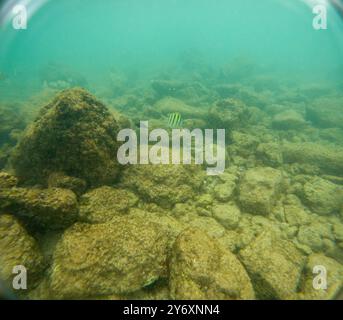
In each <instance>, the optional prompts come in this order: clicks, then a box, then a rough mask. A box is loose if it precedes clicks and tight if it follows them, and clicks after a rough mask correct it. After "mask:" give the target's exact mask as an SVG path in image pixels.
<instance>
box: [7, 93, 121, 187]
mask: <svg viewBox="0 0 343 320" xmlns="http://www.w3.org/2000/svg"><path fill="white" fill-rule="evenodd" d="M117 131H118V126H117V124H116V121H115V119H114V118H113V116H112V115H111V113H110V112H109V111H108V109H107V108H106V107H105V106H104V105H103V104H102V103H101V102H100V101H98V100H97V99H96V98H95V97H93V96H92V95H91V94H90V93H88V92H87V91H85V90H83V89H78V88H76V89H70V90H65V91H62V92H61V93H60V94H58V95H57V96H56V98H55V99H54V100H53V101H52V102H51V103H50V104H48V105H47V106H45V107H44V108H42V110H41V111H40V114H39V116H38V118H37V119H36V120H35V122H34V123H33V124H32V125H31V126H30V127H29V129H28V130H27V131H26V133H25V135H24V137H23V138H22V140H21V141H20V142H19V144H18V146H17V147H16V149H15V152H14V154H13V155H12V159H11V163H12V165H13V168H14V169H15V172H16V175H17V176H18V177H19V178H20V180H22V181H24V182H26V183H30V184H36V183H40V184H45V183H46V180H47V178H48V177H49V175H50V174H51V173H52V172H64V173H65V174H66V175H68V176H72V177H77V178H81V179H84V180H86V182H87V183H88V184H89V185H90V186H93V185H102V184H107V183H113V181H115V179H116V177H117V175H118V171H119V169H118V164H117V157H116V151H117V141H116V135H117Z"/></svg>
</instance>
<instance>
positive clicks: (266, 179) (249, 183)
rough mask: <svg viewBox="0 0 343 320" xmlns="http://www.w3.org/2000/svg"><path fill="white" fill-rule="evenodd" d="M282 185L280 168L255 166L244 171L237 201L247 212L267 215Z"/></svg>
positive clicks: (282, 179)
mask: <svg viewBox="0 0 343 320" xmlns="http://www.w3.org/2000/svg"><path fill="white" fill-rule="evenodd" d="M283 185H284V178H283V174H282V172H281V171H280V170H277V169H273V168H269V167H257V168H253V169H249V170H247V171H246V172H245V173H244V176H243V178H242V180H241V183H240V187H239V201H240V204H241V206H242V208H243V209H244V210H245V211H246V212H249V213H253V214H261V215H268V214H269V213H270V212H271V210H272V208H273V206H274V205H275V203H276V200H277V198H278V196H279V195H280V192H281V191H282V188H283Z"/></svg>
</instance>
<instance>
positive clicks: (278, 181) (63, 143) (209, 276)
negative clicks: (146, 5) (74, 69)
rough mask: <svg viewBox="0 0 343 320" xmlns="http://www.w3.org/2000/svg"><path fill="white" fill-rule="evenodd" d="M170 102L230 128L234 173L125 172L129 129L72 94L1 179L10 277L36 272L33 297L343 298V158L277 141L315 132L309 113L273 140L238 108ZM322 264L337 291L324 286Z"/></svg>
mask: <svg viewBox="0 0 343 320" xmlns="http://www.w3.org/2000/svg"><path fill="white" fill-rule="evenodd" d="M162 85H163V83H162V84H161V83H160V84H159V86H157V84H155V90H160V88H161V87H160V86H162ZM218 90H219V89H218ZM232 90H233V89H232ZM162 99H163V100H164V102H163V103H162V102H161V101H160V102H158V103H160V105H159V107H158V108H160V109H161V110H162V109H163V108H165V109H163V112H169V111H179V109H177V110H176V109H175V108H180V110H181V109H182V110H183V109H184V110H188V111H189V112H191V113H192V112H197V113H196V116H197V117H199V119H203V120H205V119H206V117H207V116H208V114H211V115H212V117H210V118H209V119H210V120H206V121H212V122H211V123H215V124H217V125H218V127H220V126H223V127H224V128H227V127H228V128H230V138H231V142H232V143H231V144H230V145H229V146H228V151H229V157H230V163H229V164H230V165H229V166H228V167H227V168H226V170H225V172H224V173H223V174H222V175H219V176H206V174H205V173H204V171H203V170H202V168H201V167H200V166H195V165H190V166H185V165H177V166H174V165H139V166H129V167H127V168H123V167H120V166H119V165H118V164H117V163H116V150H117V143H116V133H117V131H118V128H119V126H118V122H117V120H116V118H115V117H113V115H112V114H111V113H110V112H109V111H108V110H107V108H106V107H105V106H104V105H103V104H102V103H101V102H99V101H98V100H97V99H96V98H94V97H93V96H92V95H90V94H89V93H88V92H86V91H85V90H83V89H73V90H67V91H63V92H62V93H60V94H59V95H58V96H57V97H56V98H55V99H54V100H53V101H52V102H51V103H50V104H48V105H47V106H46V107H44V108H43V109H42V111H41V113H40V114H39V116H38V118H37V119H36V121H35V122H34V123H33V124H32V125H31V126H30V127H29V128H28V129H27V131H26V133H25V135H24V136H23V138H22V140H21V142H20V143H19V144H18V145H17V147H16V149H15V151H14V153H13V156H12V159H11V164H12V169H13V174H9V173H5V172H0V266H1V270H0V278H1V279H3V280H5V281H6V282H10V281H11V276H12V268H13V265H18V264H20V265H25V266H26V267H27V269H28V270H29V274H28V278H29V279H30V283H29V289H30V290H28V292H27V294H26V295H25V296H24V298H30V299H41V298H45V299H46V298H50V299H81V298H89V299H335V298H337V297H338V295H339V294H340V291H341V290H342V287H343V266H342V264H343V253H342V252H343V187H342V184H343V183H342V180H343V177H342V172H343V170H342V169H343V168H342V163H343V161H340V159H341V158H340V156H341V152H342V151H341V150H340V149H338V148H336V149H333V148H332V147H330V146H326V145H323V144H317V143H313V142H309V141H307V140H305V141H285V142H284V141H283V140H282V142H280V140H276V139H275V137H276V136H278V139H284V138H285V136H283V135H284V134H286V135H287V134H290V135H291V136H290V137H293V135H292V134H291V133H292V132H293V131H294V130H295V132H296V130H299V129H301V130H306V129H304V128H307V126H308V123H307V122H306V121H305V120H304V119H305V118H303V117H300V118H299V114H294V113H293V114H292V113H289V114H283V115H282V114H281V115H277V116H275V117H274V118H273V119H270V123H267V127H268V128H266V127H265V126H264V125H263V126H262V125H261V124H260V123H257V124H256V123H255V124H253V123H254V121H256V119H259V112H257V111H256V109H255V108H250V107H248V106H247V105H246V104H244V103H242V102H241V101H239V100H236V99H231V98H224V100H218V101H217V102H216V104H215V105H214V106H212V107H211V108H210V109H209V112H208V113H207V112H205V113H204V112H203V111H202V110H194V109H192V108H190V107H189V106H188V105H187V104H185V103H184V102H182V101H180V100H178V99H177V98H176V97H167V98H162ZM156 108H157V107H156ZM220 112H221V114H220ZM276 114H278V113H276ZM284 121H286V122H287V121H289V122H291V123H292V125H289V126H285V124H284ZM240 123H242V127H239V124H240ZM248 123H250V125H249V126H245V125H243V124H246V125H247V124H248ZM271 130H275V131H276V132H277V134H274V135H273V134H272V133H273V131H271ZM253 132H256V134H255V135H254V134H253ZM290 140H291V139H290ZM317 265H322V266H325V268H326V269H327V276H328V288H327V290H315V289H314V288H313V286H312V281H313V277H314V275H313V267H314V266H317Z"/></svg>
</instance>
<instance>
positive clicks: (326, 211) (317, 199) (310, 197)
mask: <svg viewBox="0 0 343 320" xmlns="http://www.w3.org/2000/svg"><path fill="white" fill-rule="evenodd" d="M300 196H301V199H302V200H303V202H304V203H305V204H306V205H307V206H308V207H309V208H310V209H311V210H312V211H313V212H315V213H317V214H319V215H330V214H335V213H338V212H339V210H340V208H341V206H342V205H343V187H342V186H339V185H336V184H334V183H332V182H330V181H328V180H325V179H322V178H319V177H314V178H311V179H310V180H309V181H307V182H306V183H305V184H304V186H303V190H301V191H300Z"/></svg>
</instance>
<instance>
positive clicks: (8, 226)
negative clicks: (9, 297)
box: [0, 214, 45, 290]
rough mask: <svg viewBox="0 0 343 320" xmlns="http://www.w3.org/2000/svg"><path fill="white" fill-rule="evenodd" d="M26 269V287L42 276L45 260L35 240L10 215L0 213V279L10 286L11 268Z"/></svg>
mask: <svg viewBox="0 0 343 320" xmlns="http://www.w3.org/2000/svg"><path fill="white" fill-rule="evenodd" d="M15 266H24V267H25V268H26V270H27V280H28V283H27V289H28V290H31V289H33V288H34V286H35V285H36V284H37V282H38V280H39V279H40V278H41V277H42V276H43V272H44V268H45V262H44V258H43V255H42V254H41V252H40V251H39V248H38V245H37V243H36V241H35V240H34V239H33V238H32V237H31V236H30V235H29V234H28V233H27V232H26V230H25V229H24V227H23V226H22V225H21V224H20V223H19V222H18V220H17V219H16V218H15V217H13V216H12V215H8V214H0V280H2V281H4V282H5V283H6V284H7V285H8V286H10V287H12V280H13V278H14V276H15V274H13V268H14V267H15Z"/></svg>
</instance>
